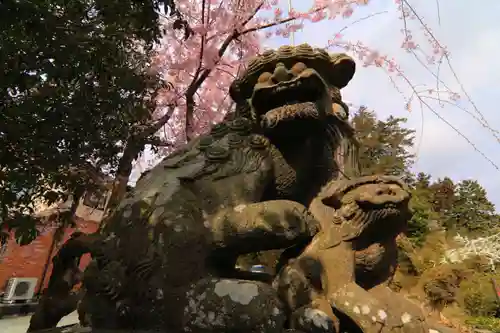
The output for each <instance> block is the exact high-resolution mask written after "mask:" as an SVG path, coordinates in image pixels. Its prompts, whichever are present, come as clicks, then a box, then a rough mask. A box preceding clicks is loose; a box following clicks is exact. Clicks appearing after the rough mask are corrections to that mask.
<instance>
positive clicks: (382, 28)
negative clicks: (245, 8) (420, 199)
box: [131, 0, 500, 211]
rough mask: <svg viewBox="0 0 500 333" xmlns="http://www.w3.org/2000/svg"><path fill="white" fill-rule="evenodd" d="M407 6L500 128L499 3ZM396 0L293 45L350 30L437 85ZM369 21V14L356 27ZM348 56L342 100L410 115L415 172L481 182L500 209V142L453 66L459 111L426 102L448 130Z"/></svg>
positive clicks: (463, 0)
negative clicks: (407, 39) (405, 43)
mask: <svg viewBox="0 0 500 333" xmlns="http://www.w3.org/2000/svg"><path fill="white" fill-rule="evenodd" d="M291 1H292V6H293V7H294V8H295V9H296V10H299V11H304V10H307V9H308V8H310V6H311V3H312V0H291ZM408 1H409V3H410V4H411V5H412V6H413V8H415V10H416V12H417V13H418V14H419V17H420V18H421V19H422V20H423V21H424V22H425V24H426V25H427V26H428V27H429V28H430V29H431V30H432V32H433V34H434V35H435V36H436V37H437V39H438V40H439V42H440V43H441V44H442V45H444V46H446V48H447V50H448V51H449V52H450V55H449V58H450V60H451V66H452V68H453V70H454V72H455V73H456V75H457V77H458V78H459V80H460V82H461V84H462V86H463V89H464V90H465V91H466V92H467V94H468V95H469V96H470V98H471V100H472V102H473V103H474V104H475V105H476V107H477V109H478V110H479V111H480V112H481V114H482V115H483V116H484V117H485V119H486V120H487V122H488V123H489V124H490V127H491V128H492V129H493V130H499V129H500V113H498V112H496V110H497V107H496V101H497V99H498V98H497V95H500V62H499V60H498V57H499V56H500V43H499V42H498V41H499V40H498V38H496V39H495V35H497V36H498V35H499V34H500V20H497V18H498V13H499V12H500V1H498V0H482V1H481V5H475V6H472V5H471V3H472V2H471V1H468V0H453V1H450V0H434V1H431V0H408ZM353 2H354V1H353ZM394 2H395V0H370V1H369V4H368V5H367V6H362V7H358V8H357V9H355V11H354V13H353V15H352V17H351V18H349V19H342V18H339V19H335V20H324V21H321V22H317V23H307V24H306V25H305V26H304V28H303V29H302V31H300V32H297V33H295V34H294V43H295V45H297V44H300V43H304V42H307V43H309V44H310V45H313V46H316V47H325V46H326V45H327V42H328V40H329V39H331V38H332V37H333V36H334V35H335V34H336V33H337V32H338V31H339V30H341V29H342V28H344V27H345V26H348V28H347V29H346V30H344V31H343V32H342V34H343V36H344V39H347V40H349V41H351V42H357V41H360V42H362V43H363V44H364V45H366V46H368V47H370V48H371V49H375V50H377V51H378V52H379V53H380V54H385V55H388V56H389V58H394V59H395V60H396V62H397V63H398V65H399V67H400V68H401V70H402V71H403V73H404V76H405V77H406V78H407V79H408V80H409V81H410V82H411V83H412V85H413V86H415V87H417V89H421V90H426V89H429V88H436V79H435V77H433V76H432V75H431V74H430V73H429V71H428V70H427V69H425V68H424V67H423V66H422V65H421V64H419V63H418V62H417V60H416V59H415V57H414V56H413V55H412V54H409V53H407V52H406V51H404V50H403V49H402V48H401V47H400V46H401V42H402V39H403V35H402V33H401V29H402V28H403V26H404V25H403V21H402V20H400V19H399V17H400V13H399V12H398V9H397V7H396V5H395V4H394ZM477 3H478V4H479V2H477ZM438 6H439V9H438ZM280 7H282V8H283V10H284V11H285V12H287V11H288V10H287V8H288V0H280ZM378 13H381V14H378ZM374 14H375V16H372V15H374ZM266 16H267V15H266ZM368 16H371V17H369V18H368V19H365V20H361V21H360V22H358V23H354V24H353V22H355V21H356V20H360V19H363V18H366V17H368ZM407 26H408V27H409V28H410V29H411V30H412V32H413V36H414V41H415V42H417V43H418V44H419V45H420V46H421V48H422V49H423V50H424V51H426V52H427V53H429V51H430V48H429V44H428V42H427V40H426V38H425V37H424V35H423V34H422V29H421V25H420V24H418V22H416V21H410V22H409V23H408V25H407ZM285 44H292V41H291V40H290V39H285V38H281V37H272V38H270V39H268V40H265V41H264V48H277V47H279V46H280V45H285ZM347 53H348V54H350V55H351V56H353V57H354V58H355V60H356V61H357V64H358V66H357V72H356V74H355V75H354V78H353V79H352V81H351V82H350V83H349V85H348V86H347V87H346V88H345V89H343V97H344V100H346V101H347V102H350V103H352V104H354V105H365V106H367V107H368V108H369V109H370V110H373V111H375V112H376V114H377V115H378V117H379V118H382V119H385V118H386V117H388V116H390V115H393V116H396V117H405V118H407V119H408V122H407V127H409V128H412V129H415V130H416V140H415V143H416V147H415V151H414V153H415V154H416V156H417V158H416V163H415V165H414V171H416V172H425V173H428V174H430V175H432V177H433V179H438V178H443V177H446V176H447V177H450V178H451V179H453V180H454V181H460V180H463V179H476V180H478V181H479V182H480V184H482V185H483V186H484V187H485V189H486V190H487V193H488V197H489V199H490V200H491V201H492V202H493V203H494V204H495V205H496V209H497V211H500V171H499V170H498V169H497V168H498V166H500V154H498V152H499V151H500V150H499V148H500V145H499V141H498V140H497V139H496V138H495V137H494V136H493V134H492V133H491V131H490V130H488V129H487V128H485V127H484V126H483V125H481V124H480V123H479V122H478V120H477V118H478V117H479V115H478V114H477V113H475V110H474V108H473V107H472V105H471V103H469V102H468V100H467V98H466V96H464V94H463V91H462V90H461V84H460V83H459V82H458V81H457V80H456V79H455V77H454V74H453V72H452V71H451V70H450V69H449V68H448V65H446V64H443V65H441V67H440V69H439V78H440V79H441V81H442V82H444V83H445V84H446V86H447V87H449V89H451V91H454V92H457V93H459V94H460V95H461V97H462V99H461V100H460V101H459V104H458V106H459V107H460V108H457V107H455V106H451V105H444V106H443V107H441V106H439V103H437V102H435V101H430V102H429V105H430V106H431V107H432V108H433V110H434V111H435V112H436V113H437V114H438V115H439V117H441V118H443V119H444V120H445V121H446V122H448V123H449V124H451V126H450V125H449V124H447V123H446V122H445V121H443V120H442V119H440V118H439V117H438V116H436V115H435V114H434V113H433V112H432V111H431V110H429V109H423V111H421V110H420V108H419V104H418V103H415V102H414V103H412V109H411V112H409V111H408V110H406V109H405V107H404V106H405V103H406V100H405V98H408V97H409V96H410V95H411V92H412V90H411V89H410V86H409V85H408V84H407V83H405V82H404V80H402V79H401V78H396V80H395V82H396V85H394V84H393V83H392V82H391V80H390V79H389V76H388V75H387V73H386V72H384V71H383V70H381V69H380V68H375V67H363V66H362V62H361V61H359V60H358V59H356V57H355V55H353V54H352V53H349V52H347ZM430 70H431V72H432V73H434V74H436V73H438V70H437V67H436V66H434V67H430ZM497 92H498V93H497ZM434 96H435V95H434ZM427 101H429V100H427ZM461 108H462V109H461ZM352 110H355V108H353V109H352ZM474 117H475V118H476V119H475V118H474ZM453 127H454V128H455V129H456V130H454V129H453ZM457 131H458V132H459V133H461V134H462V136H461V135H460V134H459V133H457ZM464 136H465V138H464ZM498 136H499V137H500V134H498ZM477 150H479V151H480V152H478V151H477ZM481 153H482V154H484V155H485V156H486V157H487V158H488V159H490V160H491V162H490V161H488V160H487V159H486V158H485V157H484V156H482V154H481ZM492 164H494V165H492ZM141 170H142V171H143V169H142V168H135V170H134V172H133V175H132V177H131V178H132V179H131V180H133V181H135V180H136V179H137V178H138V177H139V175H140V173H141Z"/></svg>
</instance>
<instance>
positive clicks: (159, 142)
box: [144, 137, 173, 147]
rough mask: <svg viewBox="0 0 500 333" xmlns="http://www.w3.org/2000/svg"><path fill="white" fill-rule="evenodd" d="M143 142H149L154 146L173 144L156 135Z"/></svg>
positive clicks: (169, 145) (170, 145)
mask: <svg viewBox="0 0 500 333" xmlns="http://www.w3.org/2000/svg"><path fill="white" fill-rule="evenodd" d="M144 143H145V144H149V145H152V146H155V147H172V146H173V144H172V143H170V142H167V141H164V140H162V139H160V138H158V137H155V138H152V139H150V140H146V141H145V142H144Z"/></svg>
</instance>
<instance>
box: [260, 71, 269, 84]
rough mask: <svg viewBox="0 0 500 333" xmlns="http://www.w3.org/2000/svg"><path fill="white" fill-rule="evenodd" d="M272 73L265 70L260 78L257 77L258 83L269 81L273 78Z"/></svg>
mask: <svg viewBox="0 0 500 333" xmlns="http://www.w3.org/2000/svg"><path fill="white" fill-rule="evenodd" d="M271 76H272V74H271V73H269V72H264V73H262V74H260V76H259V78H258V79H257V82H258V83H264V82H267V81H269V79H270V78H271Z"/></svg>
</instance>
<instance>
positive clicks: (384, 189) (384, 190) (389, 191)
mask: <svg viewBox="0 0 500 333" xmlns="http://www.w3.org/2000/svg"><path fill="white" fill-rule="evenodd" d="M375 194H376V195H396V189H394V188H392V186H388V185H379V187H378V188H377V190H376V191H375Z"/></svg>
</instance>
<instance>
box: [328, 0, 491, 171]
mask: <svg viewBox="0 0 500 333" xmlns="http://www.w3.org/2000/svg"><path fill="white" fill-rule="evenodd" d="M395 3H396V5H397V6H398V11H400V12H401V16H400V17H399V18H400V19H401V20H402V22H403V29H402V30H401V32H402V33H403V40H402V43H401V48H402V49H404V50H405V51H407V52H408V53H410V54H412V55H413V56H414V57H415V59H416V60H417V61H418V62H419V63H420V65H421V66H422V67H423V68H424V69H425V70H426V71H427V72H429V73H430V74H431V75H432V76H433V77H434V78H435V79H436V88H426V89H423V90H417V86H416V85H415V84H414V83H413V82H412V81H411V80H410V78H409V77H408V76H406V75H405V73H404V71H403V70H402V69H401V67H400V66H399V65H398V63H397V62H396V60H395V59H394V58H389V57H388V56H386V55H381V54H380V53H379V52H378V51H377V50H374V49H371V48H369V47H368V46H366V45H364V44H363V43H362V42H361V41H358V42H352V41H349V40H345V39H343V35H342V32H344V31H345V30H347V29H348V28H350V27H351V26H352V25H354V24H356V23H359V22H361V21H364V20H367V19H369V18H372V17H373V16H375V15H379V14H382V13H384V12H380V13H375V14H372V15H369V16H366V17H364V18H361V19H358V20H356V21H354V22H353V23H352V24H351V25H349V26H346V27H344V28H343V29H341V30H340V31H339V32H337V33H336V34H335V35H334V38H333V39H330V40H329V41H328V47H329V48H342V49H344V50H345V51H347V52H352V53H354V54H355V55H357V56H358V59H359V60H361V61H362V62H363V66H364V67H369V66H375V67H378V68H381V69H383V70H384V72H385V73H386V74H387V75H388V76H389V78H390V80H391V82H392V83H393V85H394V87H395V88H396V90H397V91H398V92H399V93H400V95H402V97H403V99H404V100H405V108H406V110H407V111H411V110H412V102H413V101H414V100H416V101H417V102H418V104H419V107H420V111H421V115H422V128H421V134H422V133H423V109H424V108H425V109H427V110H429V111H430V112H432V113H433V114H434V115H435V116H436V117H437V118H438V119H439V120H441V121H442V122H444V123H445V124H446V125H447V126H448V127H450V128H451V129H452V130H453V131H455V132H456V133H457V134H458V135H459V136H461V137H462V138H463V139H464V140H465V141H466V142H467V143H468V144H469V145H470V146H471V147H472V148H473V149H474V150H475V151H476V152H478V153H479V154H480V155H481V156H482V157H483V158H484V159H486V160H487V161H488V162H489V163H490V164H491V165H492V166H493V167H494V168H495V169H497V170H500V168H499V166H498V165H497V164H496V163H495V162H494V161H493V160H492V159H491V158H489V157H488V156H487V155H486V154H485V153H484V152H483V151H481V150H480V149H479V148H478V147H477V145H476V144H475V143H474V142H473V141H472V140H471V139H470V138H468V137H467V136H466V135H465V134H463V133H462V132H461V131H460V130H459V129H458V128H456V127H455V126H454V125H452V124H451V123H450V122H449V121H448V120H447V119H445V118H444V117H443V115H442V114H440V113H439V112H438V111H436V109H434V108H433V107H432V106H431V105H430V104H429V101H434V100H437V102H438V103H439V105H440V106H441V107H444V105H452V106H454V107H457V108H458V109H460V110H464V109H465V108H463V107H460V106H459V105H458V101H459V100H460V98H461V96H460V95H459V94H458V93H457V92H454V91H452V90H451V89H450V88H448V86H447V85H446V84H445V83H444V82H443V81H442V80H441V79H440V78H439V70H440V65H441V63H442V59H447V62H448V65H449V67H450V69H451V70H452V72H453V73H454V76H455V78H456V79H457V81H458V82H459V84H460V86H461V89H462V92H463V93H464V94H465V95H466V96H467V98H468V100H469V102H470V103H471V104H472V105H473V106H474V109H475V111H476V113H477V114H478V115H479V117H478V116H476V115H474V114H473V113H472V112H471V111H468V110H467V111H465V112H466V113H467V114H469V115H471V116H472V117H473V119H475V120H476V121H477V122H478V123H479V124H480V125H481V126H482V127H483V128H485V129H487V130H488V131H489V132H490V133H491V134H492V135H493V136H494V137H495V139H496V140H497V141H498V142H500V137H499V135H498V131H497V130H495V129H493V128H492V127H491V126H490V124H489V123H488V122H487V120H486V119H485V117H484V116H483V115H482V113H480V112H479V110H478V109H477V108H476V107H475V104H474V103H473V101H472V100H471V98H470V96H469V95H468V94H467V93H466V92H465V89H464V88H463V85H462V84H461V83H460V81H459V79H458V76H457V75H456V73H455V71H454V70H453V67H452V66H451V63H450V61H449V51H448V50H447V49H446V48H445V47H444V46H442V44H441V43H439V41H438V40H437V39H436V38H435V37H434V35H433V34H432V32H431V30H430V28H429V27H428V26H427V25H425V23H424V22H423V21H422V19H421V18H420V17H419V16H418V14H417V12H416V11H415V9H414V8H413V7H411V6H410V4H409V3H408V1H404V0H396V1H395ZM407 19H412V20H416V21H418V22H419V24H420V25H421V26H422V27H423V30H424V36H425V37H426V38H427V42H428V44H429V45H430V46H431V49H432V55H428V54H426V53H425V51H424V50H423V48H422V47H421V46H420V45H419V44H417V43H416V42H415V41H414V37H413V35H412V33H411V31H410V29H409V28H408V26H407ZM416 51H420V52H421V53H423V54H424V56H425V57H426V62H424V61H423V60H422V59H421V58H420V57H419V56H418V55H417V54H416ZM432 65H434V66H437V71H436V73H435V72H433V71H432V70H431V69H430V66H432ZM397 79H402V80H403V82H404V83H405V84H406V85H407V86H408V87H409V88H410V92H411V94H410V96H406V95H405V94H404V93H403V92H402V89H400V88H399V86H398V84H397V83H396V82H397V81H396V80H397ZM440 84H441V85H442V86H443V87H444V88H445V89H444V90H442V89H440ZM443 95H444V96H443ZM443 97H446V99H443ZM465 110H466V109H465ZM421 139H422V135H420V140H421ZM420 143H421V142H419V143H418V144H417V152H418V149H419V147H420Z"/></svg>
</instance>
